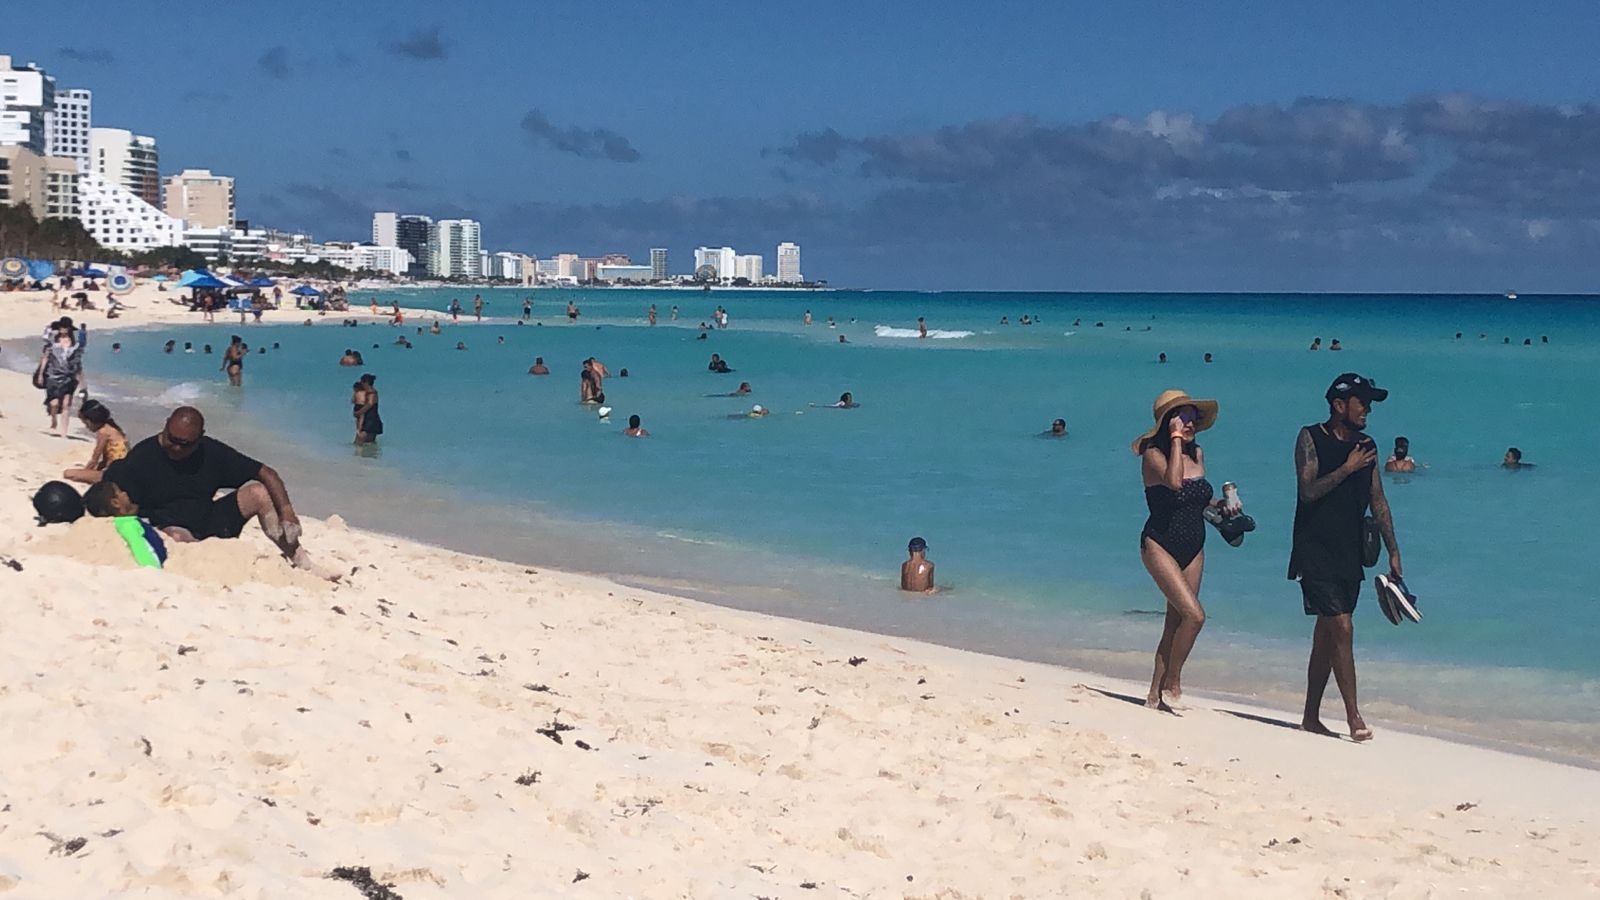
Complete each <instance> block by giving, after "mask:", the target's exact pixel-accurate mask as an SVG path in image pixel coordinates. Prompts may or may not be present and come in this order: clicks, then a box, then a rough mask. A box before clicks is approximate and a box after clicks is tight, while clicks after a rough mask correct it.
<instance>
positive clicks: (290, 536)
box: [102, 406, 310, 568]
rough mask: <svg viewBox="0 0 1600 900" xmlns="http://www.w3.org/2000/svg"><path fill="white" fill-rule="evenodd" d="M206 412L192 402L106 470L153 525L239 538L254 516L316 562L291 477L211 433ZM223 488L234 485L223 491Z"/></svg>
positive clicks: (196, 537) (191, 536) (293, 553)
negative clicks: (303, 537) (305, 542)
mask: <svg viewBox="0 0 1600 900" xmlns="http://www.w3.org/2000/svg"><path fill="white" fill-rule="evenodd" d="M205 432H206V420H205V416H203V415H201V413H200V411H199V410H198V409H195V408H194V407H192V406H183V407H179V408H178V409H176V410H173V412H172V415H170V416H168V417H167V421H166V424H165V425H163V426H162V428H161V432H160V433H159V434H157V435H155V436H154V437H149V438H145V439H144V440H142V441H140V442H139V443H138V444H135V445H134V447H133V448H132V449H131V450H129V451H128V455H127V456H126V457H125V458H123V459H120V460H118V461H116V462H114V463H112V464H111V465H110V466H108V467H107V468H106V470H105V473H104V474H103V476H102V480H105V481H110V482H112V483H114V484H116V485H117V487H119V488H121V489H122V490H123V491H124V492H125V493H126V494H127V495H128V498H129V499H130V500H132V501H133V503H135V504H136V505H137V506H138V509H139V514H140V515H141V516H143V517H144V518H145V519H147V520H148V521H149V522H150V524H151V525H154V526H155V527H156V528H159V529H161V530H162V531H163V532H165V533H167V534H168V535H170V536H172V537H174V538H176V539H178V540H180V541H181V540H192V541H203V540H207V539H209V538H236V537H238V536H239V535H240V534H241V533H242V532H243V531H244V526H245V525H246V524H247V523H249V521H250V520H251V519H259V520H260V521H261V530H262V531H264V532H266V535H267V537H269V538H271V539H272V542H273V543H274V544H276V545H277V546H278V549H279V550H281V551H283V555H284V556H285V557H287V558H288V559H289V560H290V561H291V562H292V563H294V564H295V566H297V567H301V568H310V563H309V562H308V561H307V559H306V557H305V551H304V549H303V548H301V546H300V518H299V516H297V515H295V511H294V504H293V503H291V502H290V500H289V490H288V488H286V487H284V484H283V479H282V478H280V477H279V476H278V473H277V471H276V470H274V469H273V468H272V467H271V466H268V465H264V464H262V463H261V462H259V461H257V460H255V459H252V458H250V457H248V456H246V455H244V454H243V453H240V452H239V451H237V450H235V449H233V448H232V447H230V446H228V445H227V444H224V443H223V442H221V441H219V440H217V439H216V438H213V437H209V436H207V435H206V433H205ZM218 491H229V493H227V494H224V495H223V496H221V497H218V496H217V492H218Z"/></svg>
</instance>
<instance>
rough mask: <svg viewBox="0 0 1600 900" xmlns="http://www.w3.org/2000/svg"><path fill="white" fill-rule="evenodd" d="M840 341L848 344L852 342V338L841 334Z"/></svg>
mask: <svg viewBox="0 0 1600 900" xmlns="http://www.w3.org/2000/svg"><path fill="white" fill-rule="evenodd" d="M839 343H841V344H848V343H850V339H849V338H847V337H845V336H844V335H842V334H841V335H839Z"/></svg>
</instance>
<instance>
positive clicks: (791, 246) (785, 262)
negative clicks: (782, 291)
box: [778, 241, 805, 283]
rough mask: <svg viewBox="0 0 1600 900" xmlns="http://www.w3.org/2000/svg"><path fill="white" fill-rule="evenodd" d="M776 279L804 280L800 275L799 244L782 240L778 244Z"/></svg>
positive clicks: (788, 281) (791, 281)
mask: <svg viewBox="0 0 1600 900" xmlns="http://www.w3.org/2000/svg"><path fill="white" fill-rule="evenodd" d="M778 280H779V281H781V282H784V283H793V282H796V281H804V280H805V278H804V277H802V276H801V275H800V245H799V244H795V243H791V242H790V241H784V242H783V243H781V244H779V245H778Z"/></svg>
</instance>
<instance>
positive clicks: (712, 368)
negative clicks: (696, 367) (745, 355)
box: [706, 353, 733, 375]
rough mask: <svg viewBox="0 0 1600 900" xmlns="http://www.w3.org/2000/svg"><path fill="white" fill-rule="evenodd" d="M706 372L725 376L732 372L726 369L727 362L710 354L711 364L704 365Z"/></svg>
mask: <svg viewBox="0 0 1600 900" xmlns="http://www.w3.org/2000/svg"><path fill="white" fill-rule="evenodd" d="M706 371H708V372H715V373H717V374H718V375H726V374H728V373H729V372H732V371H733V370H732V369H730V368H728V361H727V360H725V359H723V358H722V357H721V356H718V355H717V354H715V353H713V354H711V362H710V363H709V364H707V365H706Z"/></svg>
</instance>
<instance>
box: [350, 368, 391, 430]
mask: <svg viewBox="0 0 1600 900" xmlns="http://www.w3.org/2000/svg"><path fill="white" fill-rule="evenodd" d="M377 382H378V376H376V375H373V374H371V373H368V374H366V375H362V376H361V380H360V381H357V382H356V383H355V384H354V385H353V386H352V390H353V393H352V394H351V396H350V402H351V404H352V405H353V406H354V407H355V409H354V410H353V415H354V416H355V420H356V440H355V444H356V446H357V447H360V446H363V445H365V444H371V443H375V442H376V441H377V440H378V435H381V434H383V417H382V416H380V415H379V414H378V388H377V387H376V385H377Z"/></svg>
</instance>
